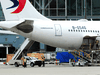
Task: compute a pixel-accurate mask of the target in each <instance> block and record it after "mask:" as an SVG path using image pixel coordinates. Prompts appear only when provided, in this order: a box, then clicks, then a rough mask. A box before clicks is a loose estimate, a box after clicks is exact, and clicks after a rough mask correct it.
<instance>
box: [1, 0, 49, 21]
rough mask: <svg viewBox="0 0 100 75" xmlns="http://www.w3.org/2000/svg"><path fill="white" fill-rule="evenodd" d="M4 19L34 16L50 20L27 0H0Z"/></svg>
mask: <svg viewBox="0 0 100 75" xmlns="http://www.w3.org/2000/svg"><path fill="white" fill-rule="evenodd" d="M0 2H1V6H2V9H3V13H4V16H5V20H6V21H12V20H20V19H22V18H34V19H42V20H50V19H48V18H46V17H45V16H43V15H41V14H40V13H39V12H38V11H37V10H36V9H35V8H34V7H33V5H32V4H31V3H30V2H29V0H0Z"/></svg>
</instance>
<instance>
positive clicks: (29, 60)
mask: <svg viewBox="0 0 100 75" xmlns="http://www.w3.org/2000/svg"><path fill="white" fill-rule="evenodd" d="M24 57H25V59H26V60H27V62H26V64H27V65H30V66H31V67H34V65H38V66H39V67H41V65H42V61H41V60H39V59H38V58H35V57H29V56H24Z"/></svg>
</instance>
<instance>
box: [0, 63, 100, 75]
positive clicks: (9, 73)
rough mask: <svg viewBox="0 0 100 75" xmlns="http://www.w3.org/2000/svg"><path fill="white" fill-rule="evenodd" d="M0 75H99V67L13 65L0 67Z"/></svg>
mask: <svg viewBox="0 0 100 75" xmlns="http://www.w3.org/2000/svg"><path fill="white" fill-rule="evenodd" d="M0 75H100V66H90V67H88V66H84V67H78V66H76V67H72V66H70V65H69V64H68V63H67V64H61V65H56V64H46V65H45V67H38V66H37V65H36V66H34V67H30V65H28V66H27V67H26V68H24V67H22V66H20V67H15V66H14V65H1V64H0Z"/></svg>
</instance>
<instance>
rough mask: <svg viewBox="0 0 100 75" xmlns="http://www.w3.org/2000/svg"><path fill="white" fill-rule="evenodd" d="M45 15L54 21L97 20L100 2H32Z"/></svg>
mask: <svg viewBox="0 0 100 75" xmlns="http://www.w3.org/2000/svg"><path fill="white" fill-rule="evenodd" d="M30 1H31V3H32V4H33V5H34V6H35V8H36V9H37V10H38V11H39V12H40V13H41V14H43V15H45V16H46V17H48V18H50V19H54V20H69V19H72V20H77V19H84V18H87V19H93V20H94V19H96V20H99V19H100V17H99V15H100V4H99V3H100V0H30Z"/></svg>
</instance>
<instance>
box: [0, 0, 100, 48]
mask: <svg viewBox="0 0 100 75" xmlns="http://www.w3.org/2000/svg"><path fill="white" fill-rule="evenodd" d="M0 2H1V5H2V9H3V13H4V16H5V19H6V21H2V22H0V27H2V28H3V29H7V30H10V31H12V32H15V33H18V34H19V35H22V36H24V37H26V38H30V39H31V40H34V41H38V42H41V43H44V44H47V45H50V46H54V47H59V48H63V49H72V50H73V49H79V48H80V47H81V45H82V43H83V40H84V39H85V38H87V39H97V38H98V37H100V28H99V27H100V25H99V23H100V22H99V21H87V20H85V19H81V20H78V21H53V20H50V19H48V18H46V17H44V16H43V15H41V14H40V13H39V12H38V11H37V10H36V9H35V8H34V7H33V6H32V4H31V3H30V2H29V0H0Z"/></svg>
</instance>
